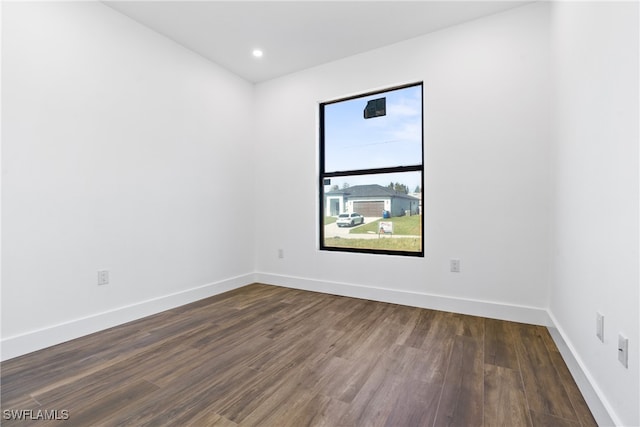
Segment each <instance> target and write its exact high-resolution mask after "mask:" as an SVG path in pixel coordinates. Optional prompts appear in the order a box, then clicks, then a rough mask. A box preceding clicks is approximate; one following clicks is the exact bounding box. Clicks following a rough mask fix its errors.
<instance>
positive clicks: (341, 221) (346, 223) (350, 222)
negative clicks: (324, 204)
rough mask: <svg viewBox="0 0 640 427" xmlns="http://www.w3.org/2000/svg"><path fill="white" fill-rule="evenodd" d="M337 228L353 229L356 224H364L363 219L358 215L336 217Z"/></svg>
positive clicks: (345, 214)
mask: <svg viewBox="0 0 640 427" xmlns="http://www.w3.org/2000/svg"><path fill="white" fill-rule="evenodd" d="M336 224H338V227H353V226H354V225H356V224H364V217H363V216H362V215H360V214H359V213H355V212H354V213H350V214H348V213H343V214H340V215H338V220H337V221H336Z"/></svg>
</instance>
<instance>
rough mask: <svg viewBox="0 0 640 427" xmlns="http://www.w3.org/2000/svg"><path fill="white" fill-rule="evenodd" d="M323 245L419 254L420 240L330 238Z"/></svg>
mask: <svg viewBox="0 0 640 427" xmlns="http://www.w3.org/2000/svg"><path fill="white" fill-rule="evenodd" d="M394 227H395V225H394ZM324 244H325V246H331V247H334V248H354V249H383V250H387V251H408V252H420V238H415V237H406V238H404V237H401V238H390V237H386V238H385V237H383V238H381V239H340V238H335V237H332V238H327V239H325V240H324Z"/></svg>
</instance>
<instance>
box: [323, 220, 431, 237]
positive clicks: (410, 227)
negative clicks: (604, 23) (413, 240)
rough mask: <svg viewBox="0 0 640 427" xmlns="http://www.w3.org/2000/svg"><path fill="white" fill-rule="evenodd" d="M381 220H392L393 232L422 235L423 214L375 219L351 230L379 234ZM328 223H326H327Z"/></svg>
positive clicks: (355, 232)
mask: <svg viewBox="0 0 640 427" xmlns="http://www.w3.org/2000/svg"><path fill="white" fill-rule="evenodd" d="M380 221H385V222H392V223H393V234H395V235H404V236H420V235H422V233H421V231H420V230H421V229H422V215H412V216H398V217H393V218H388V219H381V220H379V221H374V222H372V223H370V224H365V225H363V226H361V227H357V228H354V229H353V230H351V231H349V233H350V234H367V233H369V232H374V233H375V234H378V230H380ZM325 224H326V223H325Z"/></svg>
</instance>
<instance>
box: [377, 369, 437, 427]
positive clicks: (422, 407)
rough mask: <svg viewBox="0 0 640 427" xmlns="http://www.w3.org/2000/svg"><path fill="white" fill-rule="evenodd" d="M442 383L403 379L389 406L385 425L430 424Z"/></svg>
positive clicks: (435, 411)
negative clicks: (389, 410) (389, 409)
mask: <svg viewBox="0 0 640 427" xmlns="http://www.w3.org/2000/svg"><path fill="white" fill-rule="evenodd" d="M441 392H442V385H440V384H432V383H425V382H423V381H420V380H416V379H411V377H409V379H407V380H405V381H404V382H403V383H402V386H401V387H399V389H398V394H397V396H396V397H395V401H394V402H393V405H392V407H391V412H390V413H389V415H388V417H387V419H386V420H385V424H384V425H385V426H386V427H397V426H431V425H433V422H434V420H435V418H436V413H437V410H438V400H439V398H440V394H441Z"/></svg>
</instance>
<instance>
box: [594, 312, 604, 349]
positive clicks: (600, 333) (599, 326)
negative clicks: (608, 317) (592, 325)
mask: <svg viewBox="0 0 640 427" xmlns="http://www.w3.org/2000/svg"><path fill="white" fill-rule="evenodd" d="M596 336H597V337H598V339H599V340H600V341H602V342H604V316H603V315H602V314H600V313H596Z"/></svg>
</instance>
